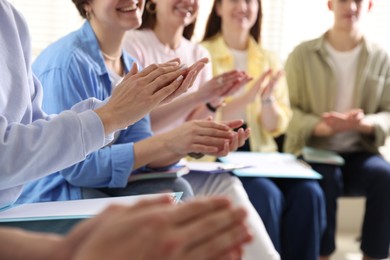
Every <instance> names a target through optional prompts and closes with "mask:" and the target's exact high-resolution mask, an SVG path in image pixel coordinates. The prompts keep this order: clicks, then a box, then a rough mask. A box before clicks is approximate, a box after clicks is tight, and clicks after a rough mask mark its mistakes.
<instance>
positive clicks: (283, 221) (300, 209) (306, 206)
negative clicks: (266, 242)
mask: <svg viewBox="0 0 390 260" xmlns="http://www.w3.org/2000/svg"><path fill="white" fill-rule="evenodd" d="M240 180H241V181H242V183H243V185H244V187H245V190H246V191H247V193H248V196H249V199H250V200H251V202H252V204H253V206H254V207H255V208H256V210H257V212H258V213H259V215H260V217H261V219H262V220H263V222H264V225H265V227H266V229H267V232H268V234H269V236H270V237H271V240H272V242H273V243H274V246H275V248H276V249H277V250H278V252H279V253H280V254H281V257H282V259H283V260H288V259H291V260H296V259H300V260H313V259H318V256H319V253H320V241H321V235H322V233H323V230H324V229H325V226H326V216H325V201H324V196H323V193H322V190H321V187H320V186H319V184H318V182H317V181H315V180H300V179H299V180H298V179H268V178H252V177H250V178H249V177H248V178H240Z"/></svg>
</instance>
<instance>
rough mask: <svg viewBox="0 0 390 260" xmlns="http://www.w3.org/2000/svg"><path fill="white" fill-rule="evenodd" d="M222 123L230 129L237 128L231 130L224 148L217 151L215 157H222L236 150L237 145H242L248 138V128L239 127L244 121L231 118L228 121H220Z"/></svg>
mask: <svg viewBox="0 0 390 260" xmlns="http://www.w3.org/2000/svg"><path fill="white" fill-rule="evenodd" d="M222 124H225V125H227V126H228V127H229V128H230V129H237V130H236V131H231V133H232V135H233V136H232V138H231V139H230V141H229V143H225V146H224V149H223V150H221V151H219V152H218V154H216V156H217V157H222V156H226V155H228V154H229V153H230V152H233V151H236V150H237V149H238V148H239V147H241V146H243V145H244V144H245V141H246V140H247V139H248V138H249V135H250V128H247V129H245V130H244V129H243V128H239V127H241V126H242V125H243V124H244V121H243V120H241V119H239V120H232V121H229V122H222Z"/></svg>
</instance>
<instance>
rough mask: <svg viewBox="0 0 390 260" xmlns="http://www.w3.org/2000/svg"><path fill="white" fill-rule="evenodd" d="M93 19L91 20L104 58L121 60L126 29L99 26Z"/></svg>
mask: <svg viewBox="0 0 390 260" xmlns="http://www.w3.org/2000/svg"><path fill="white" fill-rule="evenodd" d="M93 21H94V20H91V26H92V29H93V31H94V32H95V35H96V38H97V40H98V42H99V46H100V50H101V51H102V53H103V57H104V59H105V60H108V61H117V60H120V57H121V55H122V42H123V39H124V37H125V31H122V30H120V31H118V30H113V29H112V28H105V27H104V28H103V27H102V26H97V25H96V24H95V23H94V22H93Z"/></svg>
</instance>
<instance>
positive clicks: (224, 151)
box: [217, 141, 231, 157]
mask: <svg viewBox="0 0 390 260" xmlns="http://www.w3.org/2000/svg"><path fill="white" fill-rule="evenodd" d="M230 151H231V150H230V142H229V141H225V142H224V144H223V148H222V149H221V150H220V151H219V152H218V154H217V157H223V156H226V155H228V154H229V152H230Z"/></svg>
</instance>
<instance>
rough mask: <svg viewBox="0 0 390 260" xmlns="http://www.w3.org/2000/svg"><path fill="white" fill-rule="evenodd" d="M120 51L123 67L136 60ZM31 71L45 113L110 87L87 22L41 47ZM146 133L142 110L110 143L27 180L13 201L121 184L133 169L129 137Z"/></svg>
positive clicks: (67, 196) (65, 196) (76, 195)
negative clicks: (38, 83)
mask: <svg viewBox="0 0 390 260" xmlns="http://www.w3.org/2000/svg"><path fill="white" fill-rule="evenodd" d="M122 57H123V62H124V64H125V70H126V72H128V71H129V70H130V68H131V66H132V64H133V63H134V62H135V60H134V59H132V58H131V57H130V56H128V55H127V54H126V53H124V52H123V56H122ZM33 71H34V73H35V74H36V75H37V77H38V78H39V79H40V81H41V82H42V86H43V88H44V97H43V109H44V110H45V111H46V112H48V113H58V112H60V111H62V110H65V109H68V108H70V107H71V106H72V105H73V104H75V103H77V102H80V101H81V100H84V99H87V98H90V97H95V98H97V99H100V100H104V99H105V98H107V97H109V96H110V94H111V92H112V86H111V85H112V83H111V81H110V77H109V72H108V71H107V68H106V66H105V63H104V59H103V56H102V53H101V51H100V48H99V44H98V42H97V39H96V36H95V34H94V32H93V30H92V28H91V26H90V24H89V23H88V22H85V24H84V25H83V26H82V27H81V28H80V29H79V30H77V31H75V32H73V33H70V34H69V35H67V36H65V37H63V38H61V39H60V40H58V41H57V42H55V43H53V44H52V45H50V46H49V47H48V48H46V49H45V50H44V51H43V52H42V53H41V54H40V55H39V56H38V57H37V59H36V60H35V62H34V64H33ZM130 105H131V104H130ZM151 135H152V132H151V128H150V120H149V116H146V117H144V118H143V119H141V120H140V121H138V122H137V123H135V124H134V125H131V126H129V127H128V128H127V129H126V130H123V131H121V133H120V135H119V138H118V139H117V140H116V142H115V143H114V144H113V145H111V146H107V147H105V148H102V149H100V150H99V151H97V152H94V153H91V154H89V155H88V156H87V158H86V159H85V160H84V161H83V162H80V163H78V164H76V165H74V166H71V167H69V168H67V169H65V170H62V171H60V172H57V173H55V174H53V175H50V176H48V177H46V178H44V179H41V180H38V181H36V182H34V183H32V184H29V185H27V186H26V188H25V189H24V191H23V194H22V196H21V197H20V199H19V200H18V203H26V202H36V201H53V200H73V199H80V198H82V195H81V188H80V187H90V188H99V187H108V188H118V187H125V186H126V185H127V183H128V177H129V175H130V174H131V172H132V171H133V164H134V152H133V143H134V142H136V141H139V140H142V139H145V138H147V137H149V136H151ZM74 142H79V141H78V140H77V139H75V140H74Z"/></svg>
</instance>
